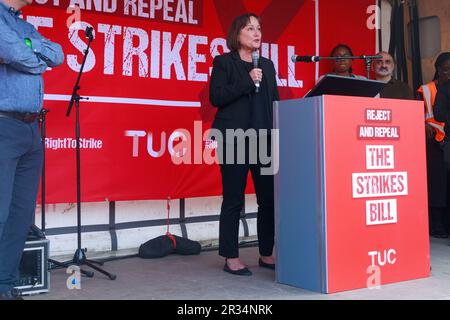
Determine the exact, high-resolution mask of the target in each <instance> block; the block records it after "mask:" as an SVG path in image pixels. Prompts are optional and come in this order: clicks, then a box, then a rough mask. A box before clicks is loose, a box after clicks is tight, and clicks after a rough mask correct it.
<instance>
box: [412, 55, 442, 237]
mask: <svg viewBox="0 0 450 320" xmlns="http://www.w3.org/2000/svg"><path fill="white" fill-rule="evenodd" d="M445 66H447V67H449V66H450V53H448V52H446V53H442V54H440V55H439V57H438V58H437V59H436V63H435V69H436V73H435V76H434V79H433V81H432V82H430V83H427V84H425V85H423V86H421V87H420V88H419V90H418V96H419V97H420V98H421V99H423V101H424V103H425V128H426V137H427V139H426V141H427V173H428V206H429V221H430V235H431V236H433V237H437V238H447V237H448V222H449V219H448V209H449V204H450V203H448V194H449V193H450V190H449V187H448V182H449V179H448V169H447V164H446V162H445V160H444V151H443V146H444V144H445V137H446V132H445V130H444V127H445V123H444V122H443V121H439V120H442V118H439V117H438V118H439V120H438V119H436V116H435V111H436V110H435V109H434V105H435V101H436V96H437V92H438V87H439V86H442V85H444V84H445V83H446V82H447V81H448V77H449V74H448V73H446V71H445V68H446V67H445ZM449 134H450V132H449Z"/></svg>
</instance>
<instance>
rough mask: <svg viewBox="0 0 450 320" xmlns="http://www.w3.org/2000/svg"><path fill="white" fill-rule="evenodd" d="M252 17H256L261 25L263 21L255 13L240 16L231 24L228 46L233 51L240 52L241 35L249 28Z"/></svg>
mask: <svg viewBox="0 0 450 320" xmlns="http://www.w3.org/2000/svg"><path fill="white" fill-rule="evenodd" d="M251 17H255V18H256V19H257V20H258V22H259V24H260V25H261V19H260V18H259V17H258V16H257V15H256V14H254V13H246V14H243V15H240V16H238V17H236V18H235V19H234V20H233V22H232V23H231V27H230V30H228V35H227V46H228V49H230V50H231V51H235V50H239V49H240V48H241V44H240V43H239V33H240V32H241V30H242V29H244V28H245V27H246V26H247V24H248V23H249V22H250V18H251Z"/></svg>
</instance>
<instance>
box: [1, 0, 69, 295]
mask: <svg viewBox="0 0 450 320" xmlns="http://www.w3.org/2000/svg"><path fill="white" fill-rule="evenodd" d="M31 3H32V0H0V300H15V299H20V297H19V296H18V294H17V292H16V291H15V290H13V286H14V283H15V282H16V281H17V279H18V273H19V270H18V267H19V264H20V260H21V257H22V252H23V249H24V246H25V241H26V238H27V235H28V231H29V229H30V226H31V224H32V221H33V215H34V212H35V209H36V197H37V193H38V189H39V179H40V174H41V167H42V156H43V152H42V144H41V136H40V132H39V126H38V116H39V112H40V111H41V109H42V102H43V79H42V74H43V73H44V72H45V71H46V70H47V67H56V66H58V65H60V64H62V63H63V60H64V54H63V51H62V49H61V46H60V45H58V44H56V43H53V42H51V41H49V40H47V39H45V38H44V37H42V36H41V35H40V34H39V33H38V32H37V30H36V29H35V28H34V27H33V26H32V25H31V24H29V23H27V22H25V21H24V20H23V19H22V18H21V12H20V9H22V8H23V7H24V6H26V5H29V4H31Z"/></svg>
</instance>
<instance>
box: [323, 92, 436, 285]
mask: <svg viewBox="0 0 450 320" xmlns="http://www.w3.org/2000/svg"><path fill="white" fill-rule="evenodd" d="M324 106H325V107H324V113H323V120H324V160H325V168H324V170H325V190H326V191H325V195H326V196H325V199H326V200H325V206H326V234H327V236H326V252H327V259H326V260H327V288H328V290H327V291H328V292H329V293H332V292H338V291H343V290H350V289H356V288H363V287H378V286H379V285H381V284H386V283H392V282H398V281H404V280H409V279H416V278H423V277H428V276H429V273H430V262H429V260H430V257H429V239H428V214H427V210H428V209H427V183H426V160H425V136H424V132H425V128H424V121H423V104H422V103H420V102H415V101H403V100H391V99H367V98H354V97H351V98H350V97H337V96H324Z"/></svg>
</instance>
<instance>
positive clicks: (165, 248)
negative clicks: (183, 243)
mask: <svg viewBox="0 0 450 320" xmlns="http://www.w3.org/2000/svg"><path fill="white" fill-rule="evenodd" d="M172 252H173V243H172V240H170V238H169V237H168V236H159V237H158V238H155V239H152V240H149V241H147V242H146V243H144V244H142V245H141V246H140V247H139V254H138V255H139V257H141V258H144V259H154V258H161V257H165V256H167V255H168V254H170V253H172Z"/></svg>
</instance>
